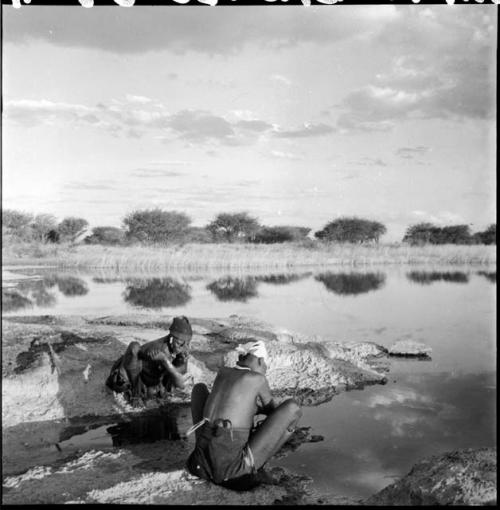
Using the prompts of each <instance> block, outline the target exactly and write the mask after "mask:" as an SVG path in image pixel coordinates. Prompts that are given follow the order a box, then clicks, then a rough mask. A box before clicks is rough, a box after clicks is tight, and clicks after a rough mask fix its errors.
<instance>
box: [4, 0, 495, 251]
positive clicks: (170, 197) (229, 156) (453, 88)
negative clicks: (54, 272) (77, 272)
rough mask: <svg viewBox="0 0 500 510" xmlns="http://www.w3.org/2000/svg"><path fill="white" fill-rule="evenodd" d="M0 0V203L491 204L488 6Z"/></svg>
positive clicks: (101, 211)
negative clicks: (32, 0) (87, 4)
mask: <svg viewBox="0 0 500 510" xmlns="http://www.w3.org/2000/svg"><path fill="white" fill-rule="evenodd" d="M2 11H3V12H2V14H3V17H2V25H3V41H2V42H3V45H2V51H3V69H2V71H3V72H2V95H3V115H2V149H3V150H2V207H3V208H4V209H7V208H9V209H16V210H23V211H27V212H31V213H34V214H39V213H49V214H53V215H55V216H56V218H57V219H58V220H62V219H63V218H64V217H67V216H78V217H83V218H85V219H87V221H88V222H89V224H90V227H95V226H106V225H111V226H121V224H122V220H123V218H124V217H125V216H126V215H127V214H130V213H131V212H132V211H134V210H137V209H150V208H155V207H159V208H161V209H163V210H168V211H180V212H184V213H186V214H187V215H188V216H189V217H190V218H191V219H192V224H193V225H194V226H203V225H206V224H207V223H209V222H210V221H212V220H213V219H214V218H215V217H216V215H217V214H219V213H221V212H240V211H246V212H248V213H249V214H250V215H251V216H253V217H255V218H257V219H258V220H259V221H260V222H261V223H262V224H264V225H297V226H305V227H310V228H311V229H312V231H313V232H314V231H317V230H319V229H321V228H322V227H323V226H324V225H325V224H326V223H328V222H330V221H332V220H334V219H336V218H339V217H341V216H357V217H362V218H367V219H371V220H376V221H380V222H382V223H383V224H384V225H386V227H387V234H386V236H385V237H384V238H383V240H385V241H398V240H401V237H402V236H403V234H404V232H405V230H406V228H407V227H408V226H409V225H412V224H416V223H420V222H424V221H425V222H428V221H429V222H432V223H434V224H436V225H441V226H443V225H451V224H457V223H460V224H463V223H466V224H469V225H470V227H471V230H472V231H473V232H475V231H478V230H482V229H484V228H485V227H486V226H487V225H488V224H490V223H494V222H495V221H496V137H495V134H496V40H497V7H496V6H495V5H493V4H469V5H447V4H445V3H443V4H441V5H402V6H395V5H374V6H366V5H365V6H352V5H341V4H337V5H321V6H316V7H314V6H309V7H305V6H300V5H299V6H286V5H280V6H276V5H262V6H244V5H241V3H240V4H239V5H234V6H228V7H223V6H216V7H208V6H203V5H196V6H179V5H175V4H173V5H170V6H148V7H141V6H133V7H130V8H126V7H119V6H109V7H97V6H94V7H93V8H84V7H81V6H80V5H78V3H76V2H75V5H74V6H45V7H40V6H30V5H24V4H23V5H22V7H21V8H19V9H14V8H13V7H12V6H10V5H9V6H7V5H6V6H2Z"/></svg>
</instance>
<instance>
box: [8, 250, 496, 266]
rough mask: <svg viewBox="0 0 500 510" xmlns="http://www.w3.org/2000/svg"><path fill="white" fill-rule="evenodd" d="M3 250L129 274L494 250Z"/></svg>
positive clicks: (450, 259) (466, 257)
mask: <svg viewBox="0 0 500 510" xmlns="http://www.w3.org/2000/svg"><path fill="white" fill-rule="evenodd" d="M42 246H43V248H40V247H38V248H36V249H35V250H32V251H31V252H30V251H29V250H28V249H27V248H21V247H19V246H18V247H17V248H13V247H7V248H6V247H4V249H3V255H2V258H3V264H9V265H10V264H44V265H56V266H58V267H60V268H88V269H113V270H116V271H120V270H133V271H138V272H155V271H168V270H175V269H185V270H196V271H198V270H209V269H228V270H233V269H247V268H262V269H286V268H307V267H314V266H360V267H369V266H378V265H387V264H398V265H403V264H404V265H406V264H408V265H418V264H425V265H441V264H446V265H479V266H483V265H490V264H496V246H484V245H469V246H465V245H463V246H462V245H427V246H421V247H418V246H408V245H403V244H385V245H384V244H380V245H353V244H337V243H331V244H324V243H311V244H307V243H299V244H293V243H283V244H270V245H260V244H185V245H172V246H168V247H160V246H157V247H146V246H126V247H125V246H108V247H107V246H100V245H79V246H70V245H66V246H62V245H60V246H54V245H42Z"/></svg>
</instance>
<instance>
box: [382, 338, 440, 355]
mask: <svg viewBox="0 0 500 510" xmlns="http://www.w3.org/2000/svg"><path fill="white" fill-rule="evenodd" d="M431 353H432V349H431V348H430V347H428V346H427V345H425V344H423V343H421V342H415V341H414V340H398V341H397V342H395V343H394V344H393V345H391V347H389V355H390V356H402V357H406V356H408V357H416V358H429V357H430V355H431Z"/></svg>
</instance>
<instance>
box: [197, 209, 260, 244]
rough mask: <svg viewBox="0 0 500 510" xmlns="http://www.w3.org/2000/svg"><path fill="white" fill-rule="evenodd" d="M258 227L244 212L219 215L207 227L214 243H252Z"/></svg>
mask: <svg viewBox="0 0 500 510" xmlns="http://www.w3.org/2000/svg"><path fill="white" fill-rule="evenodd" d="M259 228H260V225H259V222H258V221H257V219H256V218H252V217H251V216H249V214H248V213H246V212H240V213H232V214H231V213H221V214H219V215H217V217H216V218H215V219H214V220H213V221H212V222H211V223H209V224H208V225H207V229H208V230H209V231H210V232H211V233H212V236H213V239H214V240H215V241H227V242H230V243H232V242H234V241H237V240H240V241H252V240H253V239H254V236H255V234H256V233H257V231H258V230H259Z"/></svg>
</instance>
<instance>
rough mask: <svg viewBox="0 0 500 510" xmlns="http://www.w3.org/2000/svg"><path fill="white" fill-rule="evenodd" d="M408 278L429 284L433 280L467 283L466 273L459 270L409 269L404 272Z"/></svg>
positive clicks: (422, 283)
mask: <svg viewBox="0 0 500 510" xmlns="http://www.w3.org/2000/svg"><path fill="white" fill-rule="evenodd" d="M406 277H407V278H408V280H410V281H412V282H415V283H419V284H421V285H430V284H431V283H434V282H453V283H468V281H469V276H468V275H467V273H462V272H460V271H451V272H444V273H443V272H438V271H411V272H409V273H407V274H406Z"/></svg>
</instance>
